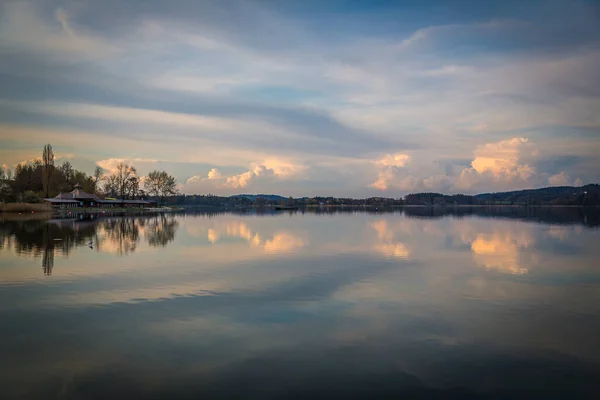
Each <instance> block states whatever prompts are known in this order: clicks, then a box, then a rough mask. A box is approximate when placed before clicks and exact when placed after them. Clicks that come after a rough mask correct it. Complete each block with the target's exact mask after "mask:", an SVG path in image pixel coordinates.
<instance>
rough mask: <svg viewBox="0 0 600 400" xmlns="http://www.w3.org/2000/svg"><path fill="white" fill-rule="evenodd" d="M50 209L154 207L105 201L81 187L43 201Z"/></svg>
mask: <svg viewBox="0 0 600 400" xmlns="http://www.w3.org/2000/svg"><path fill="white" fill-rule="evenodd" d="M44 203H46V204H49V205H50V206H51V207H52V208H147V207H156V202H155V201H151V200H124V199H105V198H102V197H100V196H97V195H95V194H90V193H87V192H84V191H83V190H81V186H79V185H75V188H74V189H73V190H72V191H71V192H68V193H60V194H59V195H58V196H56V197H53V198H47V199H44Z"/></svg>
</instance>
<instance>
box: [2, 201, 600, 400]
mask: <svg viewBox="0 0 600 400" xmlns="http://www.w3.org/2000/svg"><path fill="white" fill-rule="evenodd" d="M598 214H599V213H598V211H594V210H583V209H540V208H538V209H527V208H507V209H483V208H476V209H466V208H464V209H457V210H443V209H439V208H408V209H405V210H402V211H399V212H394V213H379V212H358V211H352V210H350V211H347V212H335V213H328V212H319V213H315V212H310V213H301V212H296V213H287V212H286V213H279V214H266V215H256V214H232V213H223V214H211V215H208V214H198V215H190V214H187V215H184V214H182V215H159V216H150V217H102V216H99V217H98V216H96V217H94V218H93V219H90V218H84V219H78V218H75V219H56V220H43V219H42V220H39V219H38V220H24V219H21V218H17V219H4V220H2V221H1V222H0V245H1V247H0V320H1V321H2V322H1V329H0V354H1V357H0V388H1V392H2V393H3V395H2V398H39V399H50V398H67V399H71V398H77V399H79V398H83V399H96V398H261V399H267V398H277V399H281V398H309V397H313V398H315V397H316V398H337V397H340V398H353V397H356V398H376V397H386V398H401V397H402V396H405V397H424V398H447V397H449V396H454V397H470V398H480V397H481V398H489V397H493V398H496V397H509V398H514V397H522V398H531V396H545V398H578V397H579V398H597V397H596V396H597V395H598V394H599V393H600V262H599V261H598V260H599V257H600V230H599V228H598V226H599V225H600V223H599V221H600V218H599V217H598ZM536 398H537V397H536Z"/></svg>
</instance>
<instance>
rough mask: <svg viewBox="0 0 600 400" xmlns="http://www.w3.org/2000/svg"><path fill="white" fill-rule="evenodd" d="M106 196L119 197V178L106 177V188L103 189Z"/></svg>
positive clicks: (113, 176)
mask: <svg viewBox="0 0 600 400" xmlns="http://www.w3.org/2000/svg"><path fill="white" fill-rule="evenodd" d="M102 191H103V192H104V194H105V195H107V196H109V197H117V193H118V187H117V177H116V176H115V175H110V176H105V177H104V188H103V189H102Z"/></svg>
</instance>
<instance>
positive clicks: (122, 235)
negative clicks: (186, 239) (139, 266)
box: [0, 214, 179, 275]
mask: <svg viewBox="0 0 600 400" xmlns="http://www.w3.org/2000/svg"><path fill="white" fill-rule="evenodd" d="M178 226H179V222H178V221H177V220H176V219H175V216H173V215H168V216H167V215H164V214H160V215H152V216H143V217H141V216H140V217H101V218H98V217H97V216H89V217H88V218H85V219H73V218H70V219H52V220H47V219H46V220H40V219H29V220H12V221H4V222H3V223H1V224H0V250H4V251H6V250H11V249H12V250H14V251H15V253H16V254H17V255H20V256H30V257H33V258H39V257H41V258H42V268H43V272H44V274H45V275H51V274H52V269H53V268H54V257H55V253H56V252H59V253H60V254H61V255H62V256H64V257H65V258H68V257H69V255H70V253H71V252H72V251H73V250H74V249H75V248H77V247H86V246H88V247H90V250H93V251H96V252H110V253H115V254H118V255H120V256H123V255H126V254H129V253H131V252H134V251H135V250H136V247H137V245H138V243H139V241H140V238H141V237H144V238H145V239H146V241H147V242H148V244H149V245H150V246H152V247H156V246H162V247H164V246H166V245H167V244H169V243H170V242H171V241H173V240H174V239H175V232H176V231H177V228H178Z"/></svg>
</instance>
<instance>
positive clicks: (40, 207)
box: [0, 203, 52, 213]
mask: <svg viewBox="0 0 600 400" xmlns="http://www.w3.org/2000/svg"><path fill="white" fill-rule="evenodd" d="M0 212H3V213H31V212H34V213H36V212H52V208H51V207H50V206H48V205H46V204H34V203H6V204H0Z"/></svg>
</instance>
